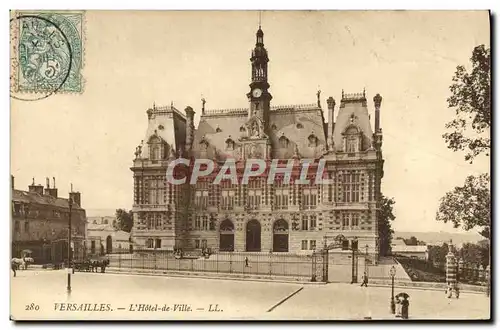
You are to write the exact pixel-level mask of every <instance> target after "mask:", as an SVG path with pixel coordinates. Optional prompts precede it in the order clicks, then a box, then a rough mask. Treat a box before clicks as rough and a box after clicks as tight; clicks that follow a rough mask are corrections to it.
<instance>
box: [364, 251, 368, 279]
mask: <svg viewBox="0 0 500 330" xmlns="http://www.w3.org/2000/svg"><path fill="white" fill-rule="evenodd" d="M365 273H366V276H368V244H366V245H365Z"/></svg>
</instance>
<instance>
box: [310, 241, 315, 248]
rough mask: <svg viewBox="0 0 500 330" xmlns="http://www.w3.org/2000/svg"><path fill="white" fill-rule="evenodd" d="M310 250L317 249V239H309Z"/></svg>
mask: <svg viewBox="0 0 500 330" xmlns="http://www.w3.org/2000/svg"><path fill="white" fill-rule="evenodd" d="M309 250H316V240H310V241H309Z"/></svg>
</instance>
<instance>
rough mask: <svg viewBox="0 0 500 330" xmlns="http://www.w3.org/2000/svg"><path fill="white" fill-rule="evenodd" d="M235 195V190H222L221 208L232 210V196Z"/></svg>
mask: <svg viewBox="0 0 500 330" xmlns="http://www.w3.org/2000/svg"><path fill="white" fill-rule="evenodd" d="M235 196H236V191H235V190H232V189H231V190H226V189H223V190H222V200H221V209H222V210H232V209H233V207H234V198H235Z"/></svg>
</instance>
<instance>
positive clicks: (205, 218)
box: [201, 215, 208, 230]
mask: <svg viewBox="0 0 500 330" xmlns="http://www.w3.org/2000/svg"><path fill="white" fill-rule="evenodd" d="M201 229H202V230H208V216H206V215H204V216H202V223H201Z"/></svg>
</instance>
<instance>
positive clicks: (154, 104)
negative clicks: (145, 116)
mask: <svg viewBox="0 0 500 330" xmlns="http://www.w3.org/2000/svg"><path fill="white" fill-rule="evenodd" d="M154 109H156V103H155V101H153V110H154Z"/></svg>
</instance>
